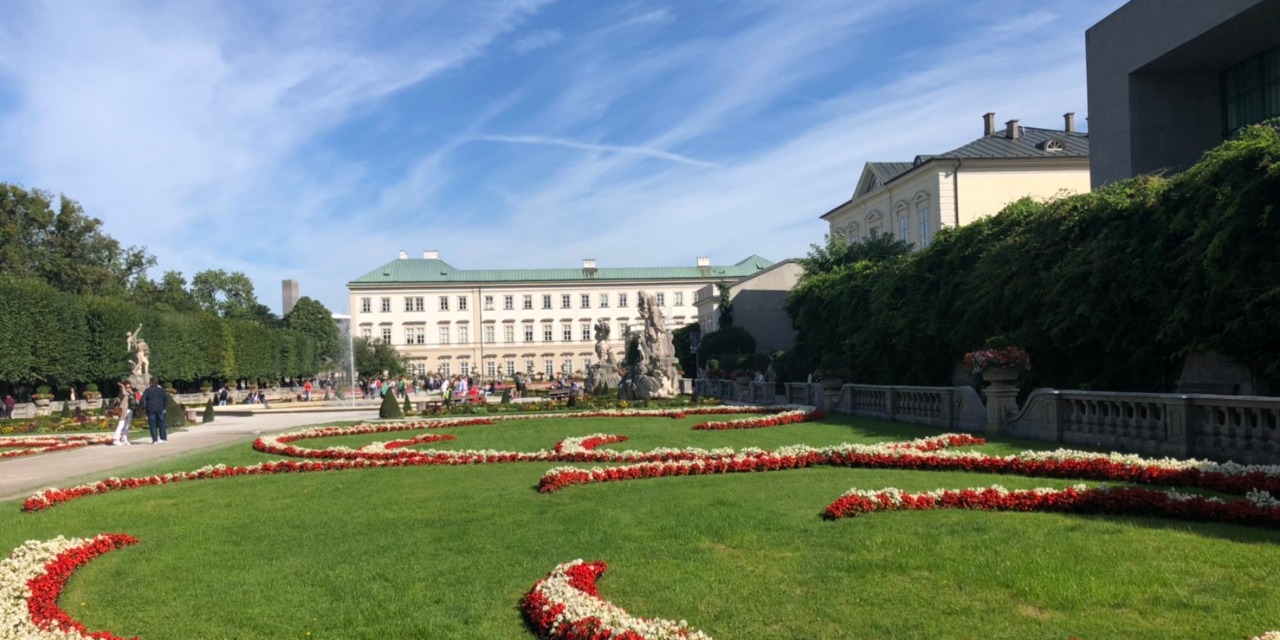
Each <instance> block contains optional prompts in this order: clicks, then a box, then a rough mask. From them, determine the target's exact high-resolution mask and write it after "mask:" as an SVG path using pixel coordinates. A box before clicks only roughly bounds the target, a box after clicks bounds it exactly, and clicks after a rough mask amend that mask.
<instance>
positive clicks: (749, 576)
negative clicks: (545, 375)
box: [0, 416, 1280, 640]
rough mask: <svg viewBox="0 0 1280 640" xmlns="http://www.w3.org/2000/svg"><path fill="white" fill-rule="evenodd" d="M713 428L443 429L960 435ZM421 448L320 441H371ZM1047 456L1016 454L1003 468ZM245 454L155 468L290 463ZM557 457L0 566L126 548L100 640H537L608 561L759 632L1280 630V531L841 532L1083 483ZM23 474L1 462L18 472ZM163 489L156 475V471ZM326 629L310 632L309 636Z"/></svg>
mask: <svg viewBox="0 0 1280 640" xmlns="http://www.w3.org/2000/svg"><path fill="white" fill-rule="evenodd" d="M701 420H702V418H698V417H695V416H690V417H687V418H684V419H680V420H671V419H668V418H653V419H579V420H564V419H553V420H547V421H529V422H515V423H498V424H496V425H492V426H475V427H462V428H457V429H445V430H439V431H438V432H439V433H453V434H455V435H456V436H457V437H458V440H457V441H456V442H440V443H433V444H430V445H425V447H433V448H464V449H488V448H492V449H504V450H522V451H531V450H536V449H541V448H549V447H551V446H552V445H554V443H555V442H556V441H558V440H560V439H562V438H564V437H567V436H574V435H586V434H590V433H597V432H604V433H614V434H624V435H628V436H629V437H630V438H631V440H630V441H629V442H626V443H622V444H617V445H611V446H610V448H613V449H632V448H634V449H650V448H654V447H658V446H667V447H683V446H698V447H703V448H713V447H723V446H729V447H735V448H740V447H744V446H758V447H762V448H766V449H772V448H776V447H777V446H780V445H786V444H795V443H806V444H811V445H815V446H820V445H827V444H836V443H840V442H876V441H885V440H904V439H910V438H915V437H921V436H926V435H935V434H937V433H938V432H937V431H936V430H930V429H923V428H916V427H908V426H903V425H891V424H886V423H880V422H874V421H868V420H859V419H850V418H843V417H833V418H829V419H827V420H824V421H822V422H820V423H810V424H801V425H790V426H784V427H779V428H773V429H754V430H743V431H713V432H706V431H692V430H690V429H689V426H691V425H692V424H694V423H695V422H699V421H701ZM412 433H414V432H407V433H405V434H396V435H395V436H390V435H386V434H382V435H378V436H360V437H348V438H331V439H326V440H308V441H304V442H302V443H299V444H301V445H303V446H314V447H321V446H327V445H330V444H338V443H341V444H346V445H348V446H356V445H358V444H363V443H366V442H371V441H374V440H388V439H392V438H394V437H407V436H408V435H412ZM1035 446H1038V447H1044V445H1043V443H1035V444H1031V443H1024V442H1011V441H1000V442H995V443H992V444H988V445H984V446H983V447H979V449H980V450H983V451H987V452H989V453H995V454H1003V453H1010V452H1015V451H1020V450H1022V449H1025V448H1031V447H1035ZM271 458H272V457H271V456H265V455H262V454H259V453H257V452H254V451H252V450H250V449H249V447H248V446H247V445H237V446H236V447H233V448H228V449H223V450H220V451H214V452H208V453H202V454H198V455H194V456H190V457H188V458H184V459H180V460H178V461H175V462H167V463H165V464H164V465H162V466H153V467H151V468H149V469H147V470H146V472H158V471H178V470H189V469H194V468H196V467H199V466H201V465H203V464H207V463H213V462H224V463H228V464H246V463H253V462H260V461H263V460H267V459H271ZM553 466H557V464H549V463H525V464H507V465H484V466H467V467H417V468H402V469H378V470H363V471H342V472H331V473H317V474H307V475H280V476H271V477H248V478H234V479H228V480H217V481H208V482H193V483H189V484H178V485H171V486H165V487H151V488H145V489H140V490H136V491H127V492H121V493H115V494H106V495H102V496H95V497H90V498H87V499H84V500H78V501H74V502H71V503H68V504H65V505H61V506H58V507H56V508H54V509H51V510H49V511H47V512H41V513H37V514H23V513H20V512H19V511H18V503H16V502H9V503H5V504H3V505H0V549H6V550H7V549H12V548H14V547H16V546H18V544H20V543H21V542H22V541H23V540H26V539H29V538H39V539H47V538H51V537H54V536H56V535H58V534H63V535H68V536H91V535H93V534H96V533H99V532H126V533H130V534H133V535H135V536H137V537H139V538H140V539H141V540H142V542H141V544H139V545H137V546H135V547H130V548H127V549H123V550H120V551H115V552H112V553H109V554H107V555H105V556H103V557H102V558H100V559H98V560H95V561H94V562H93V563H92V564H90V565H88V566H87V567H86V568H84V569H83V570H81V571H80V572H79V573H77V574H76V576H75V577H74V578H73V579H72V581H71V583H70V584H69V586H68V590H67V592H66V593H65V595H64V597H63V599H62V604H63V606H64V608H66V609H67V610H68V611H69V612H70V613H72V614H73V615H74V616H77V617H78V618H80V619H81V620H83V621H84V622H85V623H86V624H87V625H88V626H89V628H91V629H110V630H111V631H113V632H115V633H117V634H120V635H135V634H136V635H139V636H141V637H142V638H145V639H147V640H159V639H163V638H192V637H207V638H259V639H275V638H306V637H310V638H408V637H426V638H499V639H505V638H511V639H526V640H527V639H530V638H532V637H533V635H532V633H531V632H529V631H528V629H527V628H526V626H525V625H524V622H523V620H522V619H521V617H520V614H519V612H518V610H517V608H516V607H517V605H518V603H519V600H520V598H521V596H523V594H524V593H525V592H526V591H528V589H529V588H530V587H532V585H533V583H534V582H535V581H536V580H538V579H539V578H541V577H542V576H543V575H545V574H546V573H547V572H549V571H550V570H551V569H552V568H554V567H555V566H556V565H557V564H559V563H562V562H567V561H570V560H573V559H576V558H584V559H588V560H594V559H601V560H605V561H607V562H608V563H609V565H610V568H609V571H608V572H607V573H606V574H605V575H604V577H603V579H602V581H601V583H600V588H601V593H602V595H603V596H604V597H606V598H608V599H610V600H612V601H613V602H615V603H617V604H619V605H621V606H623V607H626V608H627V609H628V610H630V611H632V612H633V613H636V614H638V615H644V616H652V617H662V618H669V619H685V620H688V621H689V623H690V624H691V625H692V626H693V627H695V628H698V629H701V630H703V631H705V632H707V633H708V634H710V635H712V636H713V637H715V638H717V639H718V640H735V639H737V640H741V639H754V638H1018V639H1023V638H1037V639H1038V638H1062V639H1065V638H1068V637H1071V636H1075V637H1078V638H1081V639H1082V640H1083V639H1100V638H1171V637H1176V638H1214V639H1220V638H1243V637H1247V636H1250V635H1256V634H1259V633H1262V632H1263V631H1267V630H1270V629H1276V628H1280V614H1276V613H1275V612H1274V610H1273V608H1272V607H1270V606H1269V605H1270V604H1271V603H1274V602H1276V600H1277V597H1278V596H1280V585H1277V584H1276V581H1275V580H1274V578H1273V576H1274V574H1275V568H1276V567H1277V566H1278V565H1280V544H1277V543H1280V534H1277V532H1274V531H1265V530H1255V529H1245V528H1238V527H1229V526H1225V525H1202V524H1189V523H1183V522H1174V521H1161V520H1152V519H1142V518H1131V519H1130V518H1108V517H1084V516H1066V515H1055V514H1025V513H986V512H959V511H941V512H900V513H885V514H873V515H868V516H864V517H858V518H851V519H846V520H840V521H836V522H829V521H824V520H822V519H821V518H820V513H821V511H822V509H823V508H824V507H825V506H826V505H827V504H828V503H830V502H831V501H832V500H834V499H835V498H836V497H838V496H839V495H840V494H841V493H843V492H844V491H846V490H848V489H849V488H851V487H854V486H858V487H861V488H868V489H870V488H881V487H886V486H895V487H899V488H902V489H906V490H928V489H934V488H939V487H954V488H960V487H972V486H986V485H990V484H993V483H999V484H1003V485H1005V486H1006V487H1009V488H1030V487H1037V486H1051V487H1063V486H1067V485H1070V484H1074V482H1073V481H1069V480H1048V479H1036V478H1022V477H1009V476H990V475H978V474H964V473H949V472H948V473H929V472H901V471H872V470H860V469H833V468H814V469H805V470H798V471H786V472H775V473H757V474H736V475H725V476H704V477H691V478H664V479H653V480H639V481H633V482H619V483H606V484H597V485H588V486H580V487H570V488H568V489H566V490H564V491H561V492H559V493H554V494H538V493H537V492H536V491H535V490H534V488H533V487H534V485H535V484H536V482H537V480H538V478H539V477H540V476H541V475H542V473H543V472H544V471H546V470H547V469H549V468H551V467H553ZM2 469H3V467H2V466H0V471H2ZM140 473H143V472H141V471H140ZM308 633H309V634H310V635H309V636H308Z"/></svg>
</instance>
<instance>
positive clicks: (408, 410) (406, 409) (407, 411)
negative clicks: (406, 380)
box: [400, 393, 413, 416]
mask: <svg viewBox="0 0 1280 640" xmlns="http://www.w3.org/2000/svg"><path fill="white" fill-rule="evenodd" d="M400 413H401V414H403V415H406V416H408V415H413V405H412V404H409V394H407V393H406V394H404V404H403V405H402V406H401V407H400Z"/></svg>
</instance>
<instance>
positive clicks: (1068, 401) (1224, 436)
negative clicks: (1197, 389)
mask: <svg viewBox="0 0 1280 640" xmlns="http://www.w3.org/2000/svg"><path fill="white" fill-rule="evenodd" d="M1005 433H1007V434H1008V435H1011V436H1015V437H1024V438H1034V439H1037V440H1047V441H1051V442H1062V443H1065V444H1073V445H1085V446H1091V447H1102V448H1106V449H1114V450H1117V451H1127V452H1132V453H1140V454H1144V455H1158V456H1173V457H1180V458H1181V457H1195V458H1208V459H1212V460H1233V461H1235V462H1239V463H1243V464H1280V398H1268V397H1259V396H1217V395H1183V394H1157V393H1150V394H1147V393H1113V392H1097V391H1055V390H1052V389H1038V390H1036V391H1035V392H1033V393H1032V394H1031V396H1030V397H1028V398H1027V402H1026V406H1025V407H1023V409H1022V411H1021V412H1019V413H1018V414H1017V415H1015V416H1014V417H1013V418H1012V419H1010V420H1009V421H1008V422H1007V423H1006V425H1005Z"/></svg>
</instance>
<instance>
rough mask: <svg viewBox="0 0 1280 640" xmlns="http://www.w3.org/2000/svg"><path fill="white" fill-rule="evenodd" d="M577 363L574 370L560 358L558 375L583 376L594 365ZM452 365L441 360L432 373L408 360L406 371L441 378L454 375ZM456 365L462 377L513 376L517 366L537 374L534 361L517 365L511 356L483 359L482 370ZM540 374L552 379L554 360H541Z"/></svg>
mask: <svg viewBox="0 0 1280 640" xmlns="http://www.w3.org/2000/svg"><path fill="white" fill-rule="evenodd" d="M579 362H580V368H578V369H576V370H575V369H574V366H573V365H574V359H573V358H567V357H566V358H562V359H561V360H560V367H559V373H563V374H566V375H573V374H574V373H578V374H585V373H586V372H587V369H588V368H590V367H591V365H592V364H593V363H594V360H593V359H592V358H591V357H590V356H583V357H582V358H580V359H579ZM454 364H455V363H454V361H451V360H441V361H440V362H439V364H438V365H437V366H436V369H435V370H434V371H431V370H429V369H428V363H427V361H426V360H410V361H409V366H408V369H409V374H410V375H413V376H425V375H427V374H428V373H439V374H440V375H443V376H451V375H453V374H454V367H453V365H454ZM456 364H457V365H458V367H457V373H458V374H459V375H464V376H469V375H473V374H475V375H485V376H489V377H491V378H496V377H497V376H500V375H505V376H513V375H515V374H516V371H517V368H516V367H517V364H520V365H523V366H521V367H520V368H519V369H518V370H519V371H520V372H521V373H527V374H529V375H533V374H534V373H536V372H537V369H536V368H535V365H536V361H535V359H534V358H527V357H526V358H524V359H523V362H520V363H517V362H516V359H515V357H513V356H507V357H505V358H503V360H502V362H498V359H497V358H485V361H484V365H483V367H482V368H476V367H472V366H471V361H470V360H469V359H466V358H460V359H458V360H457V362H456ZM542 373H544V374H545V375H546V376H547V377H552V376H555V375H556V374H557V368H556V359H555V358H543V359H542Z"/></svg>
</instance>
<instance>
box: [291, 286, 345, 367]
mask: <svg viewBox="0 0 1280 640" xmlns="http://www.w3.org/2000/svg"><path fill="white" fill-rule="evenodd" d="M284 325H285V326H286V327H288V328H290V329H293V330H294V331H298V332H300V333H302V334H303V335H306V336H309V337H310V338H311V339H312V340H315V342H316V345H317V347H316V348H317V354H316V355H317V356H318V357H319V358H321V359H324V358H328V359H330V360H336V359H337V358H338V355H339V349H340V345H339V336H338V325H337V324H335V323H334V321H333V314H332V313H330V312H329V310H328V309H327V308H325V306H324V305H323V304H321V303H320V302H319V301H318V300H315V299H312V298H309V297H307V296H302V297H301V298H299V299H298V302H297V304H295V305H294V306H293V310H292V311H290V312H289V313H288V315H286V316H285V317H284Z"/></svg>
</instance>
